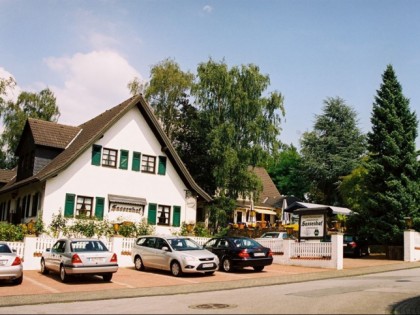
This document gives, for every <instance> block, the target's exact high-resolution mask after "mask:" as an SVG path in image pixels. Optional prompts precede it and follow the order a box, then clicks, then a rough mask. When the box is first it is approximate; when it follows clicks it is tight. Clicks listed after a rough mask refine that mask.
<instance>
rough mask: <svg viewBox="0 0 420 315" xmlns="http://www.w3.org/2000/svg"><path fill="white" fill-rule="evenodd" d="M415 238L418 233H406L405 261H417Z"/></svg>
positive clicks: (410, 231) (409, 231) (406, 231)
mask: <svg viewBox="0 0 420 315" xmlns="http://www.w3.org/2000/svg"><path fill="white" fill-rule="evenodd" d="M415 236H416V231H414V230H405V231H404V261H416V257H415V250H416V249H415V247H416V246H415Z"/></svg>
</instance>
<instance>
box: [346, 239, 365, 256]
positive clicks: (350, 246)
mask: <svg viewBox="0 0 420 315" xmlns="http://www.w3.org/2000/svg"><path fill="white" fill-rule="evenodd" d="M369 253H370V250H369V244H368V242H367V241H366V240H363V239H361V238H358V237H357V236H355V235H351V234H344V236H343V254H344V255H350V256H354V257H362V256H363V255H369Z"/></svg>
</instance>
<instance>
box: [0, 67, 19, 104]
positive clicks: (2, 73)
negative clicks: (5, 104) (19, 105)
mask: <svg viewBox="0 0 420 315" xmlns="http://www.w3.org/2000/svg"><path fill="white" fill-rule="evenodd" d="M0 78H2V79H9V78H13V79H14V80H15V82H16V78H15V77H14V76H13V74H11V73H10V72H9V71H7V70H6V69H4V68H2V67H0ZM21 91H22V89H21V88H20V87H19V86H18V85H17V83H16V85H15V86H14V88H12V89H11V88H6V95H5V96H4V95H3V99H5V100H12V101H14V102H16V100H17V97H18V96H19V94H20V92H21Z"/></svg>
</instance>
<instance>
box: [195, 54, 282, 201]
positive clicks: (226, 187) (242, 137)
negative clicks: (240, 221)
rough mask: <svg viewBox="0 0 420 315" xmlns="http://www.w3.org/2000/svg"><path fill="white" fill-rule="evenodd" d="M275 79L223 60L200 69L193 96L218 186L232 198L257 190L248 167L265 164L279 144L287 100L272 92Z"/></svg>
mask: <svg viewBox="0 0 420 315" xmlns="http://www.w3.org/2000/svg"><path fill="white" fill-rule="evenodd" d="M269 83H270V79H269V76H268V75H263V74H261V73H260V70H259V68H258V67H257V66H256V65H253V64H250V65H242V66H241V67H238V66H234V67H232V68H230V69H229V68H228V66H227V64H226V63H225V62H224V61H221V62H215V61H213V60H212V59H210V60H209V61H208V62H205V63H201V64H199V66H198V68H197V81H196V84H195V85H194V86H193V90H192V95H193V96H194V97H195V99H194V101H195V105H196V106H197V107H198V109H199V111H200V116H201V119H202V120H203V121H205V123H206V125H205V128H204V129H203V130H202V132H205V134H206V137H207V142H206V144H207V145H208V155H209V156H210V159H211V161H212V163H211V166H212V167H213V168H212V169H210V168H207V169H208V170H210V171H211V175H212V177H213V178H214V183H215V187H217V188H220V189H222V190H223V191H224V193H225V194H226V196H227V197H230V198H234V199H236V198H237V196H238V193H246V192H250V191H253V190H254V189H255V188H256V187H257V186H258V182H257V181H256V180H255V175H254V174H252V173H251V172H249V171H248V166H256V165H259V164H261V163H263V162H264V161H265V160H266V159H267V157H268V156H269V155H271V154H273V153H276V152H277V150H278V148H279V146H280V142H279V140H278V136H279V134H280V130H281V128H280V123H281V115H283V116H284V107H283V97H282V95H281V94H280V93H279V92H276V91H275V92H272V93H269V94H268V95H267V96H263V95H265V94H266V89H267V88H268V86H269Z"/></svg>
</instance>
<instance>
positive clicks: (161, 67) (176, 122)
mask: <svg viewBox="0 0 420 315" xmlns="http://www.w3.org/2000/svg"><path fill="white" fill-rule="evenodd" d="M150 77H151V79H150V82H149V84H148V86H147V87H146V89H145V97H146V99H147V100H148V102H149V103H150V105H151V106H152V107H153V109H154V111H155V114H156V116H157V117H158V118H159V120H160V121H161V123H162V126H163V129H164V131H165V133H166V135H167V136H168V137H169V139H170V140H172V141H174V140H175V136H174V132H177V131H179V128H180V119H179V116H180V106H181V104H182V102H183V101H184V100H185V99H186V98H187V97H188V92H189V90H190V88H191V86H192V83H193V80H194V75H193V74H191V73H189V72H183V71H182V70H181V69H180V67H179V65H178V64H177V63H176V62H175V61H173V60H170V59H166V60H164V61H162V62H160V63H158V64H157V65H155V66H153V67H152V69H151V73H150Z"/></svg>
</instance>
